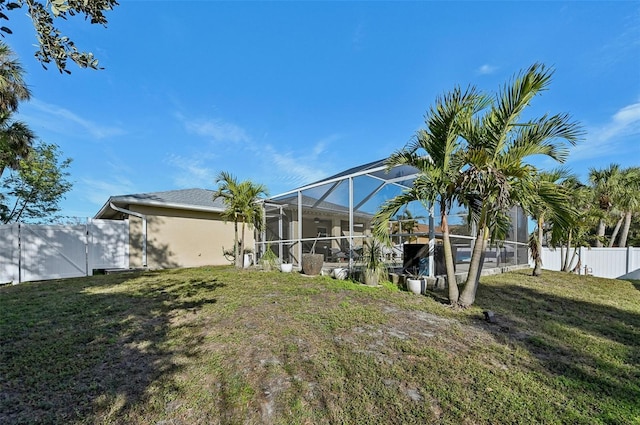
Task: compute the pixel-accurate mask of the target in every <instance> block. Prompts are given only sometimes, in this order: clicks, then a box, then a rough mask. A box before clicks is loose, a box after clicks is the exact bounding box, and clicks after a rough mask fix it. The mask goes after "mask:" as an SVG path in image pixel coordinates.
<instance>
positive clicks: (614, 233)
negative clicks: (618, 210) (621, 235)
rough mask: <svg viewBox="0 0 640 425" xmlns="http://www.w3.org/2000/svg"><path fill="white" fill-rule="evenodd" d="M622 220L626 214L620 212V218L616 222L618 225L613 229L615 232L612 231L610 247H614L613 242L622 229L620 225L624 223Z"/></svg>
mask: <svg viewBox="0 0 640 425" xmlns="http://www.w3.org/2000/svg"><path fill="white" fill-rule="evenodd" d="M622 220H624V214H620V219H618V222H617V223H616V227H614V229H613V233H611V240H610V241H609V248H613V244H614V243H615V241H616V237H617V236H618V231H620V226H621V225H622Z"/></svg>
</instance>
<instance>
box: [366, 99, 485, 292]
mask: <svg viewBox="0 0 640 425" xmlns="http://www.w3.org/2000/svg"><path fill="white" fill-rule="evenodd" d="M485 104H486V100H485V98H483V97H482V96H480V95H479V94H478V93H477V91H476V90H475V88H469V89H467V90H466V91H462V90H461V89H460V88H455V89H454V90H453V91H452V92H449V93H447V94H445V95H444V96H442V97H439V98H438V99H436V102H435V105H433V106H432V107H431V108H430V110H429V113H428V114H427V116H426V117H425V124H426V128H425V129H423V130H420V131H418V133H417V135H416V137H415V139H414V141H413V142H412V143H410V144H409V145H408V146H407V147H405V148H404V149H402V150H400V151H397V152H395V153H394V154H392V155H391V156H390V157H389V158H388V159H387V166H388V167H389V168H391V167H393V166H397V165H410V166H412V167H414V168H416V169H417V170H418V173H419V174H418V177H417V178H416V179H415V181H414V184H413V186H412V187H411V188H410V189H408V190H406V191H404V192H403V193H402V194H400V195H398V196H396V197H395V198H392V199H390V200H389V201H387V202H386V203H385V204H383V205H382V207H381V208H380V210H379V211H378V212H377V213H376V215H375V218H374V223H375V228H374V232H375V234H376V235H377V236H378V237H381V238H385V237H388V230H387V229H388V228H389V227H388V222H389V220H390V219H391V217H393V216H394V215H395V214H396V213H397V212H398V211H399V210H400V208H402V206H404V205H406V204H408V203H409V202H413V201H420V202H421V203H423V205H425V208H427V209H428V208H429V206H430V205H431V204H433V203H435V202H437V203H438V204H439V208H440V222H441V228H442V239H443V248H444V257H445V266H446V270H447V281H448V286H449V301H450V302H451V303H452V304H457V302H458V294H459V292H458V285H457V284H456V279H455V270H454V263H453V255H452V250H451V242H450V239H449V224H448V215H449V212H450V210H451V207H452V205H453V203H454V202H455V201H456V197H457V193H458V192H457V179H458V176H459V175H460V170H461V168H462V166H463V163H462V162H460V158H461V156H460V155H459V148H460V144H459V142H460V141H459V134H460V125H461V122H462V121H464V120H469V119H470V117H471V116H473V115H474V114H475V113H477V112H478V111H479V110H481V109H482V108H483V107H484V106H485Z"/></svg>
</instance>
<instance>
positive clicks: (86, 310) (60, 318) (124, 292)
mask: <svg viewBox="0 0 640 425" xmlns="http://www.w3.org/2000/svg"><path fill="white" fill-rule="evenodd" d="M138 277H139V275H131V274H121V275H108V276H94V277H92V278H80V279H69V280H64V281H49V282H41V283H34V284H23V285H19V286H15V287H7V288H0V300H1V302H2V308H0V423H12V424H13V423H16V424H19V423H30V424H31V423H73V422H87V423H102V422H105V421H114V422H122V423H126V422H127V419H126V418H127V417H130V416H131V415H134V416H135V415H137V416H140V415H142V416H144V413H145V409H151V408H152V407H147V406H146V405H147V403H146V400H148V398H149V397H150V394H151V393H152V392H153V391H162V392H164V393H165V394H166V397H165V398H169V400H167V402H170V401H171V400H170V398H171V394H173V393H176V389H175V382H174V380H173V379H172V377H173V376H175V374H176V373H179V371H180V370H181V367H182V366H180V363H179V362H177V361H176V359H177V358H184V357H187V358H189V357H193V356H195V355H196V351H197V347H198V346H199V345H200V343H201V339H202V337H201V336H199V333H198V332H189V329H190V328H193V327H195V325H194V324H193V323H192V322H190V321H189V320H188V318H189V317H190V315H192V314H193V313H195V312H197V311H198V310H199V309H201V308H203V307H204V306H206V305H207V304H213V303H216V298H215V297H214V294H215V292H216V289H217V288H220V287H222V286H224V284H223V283H221V282H219V281H217V280H215V279H210V280H207V279H191V280H187V281H184V280H181V279H180V276H179V275H175V276H173V275H172V274H170V273H164V274H163V273H159V274H155V275H154V274H151V273H147V274H144V275H143V277H144V283H142V281H140V285H136V283H137V282H138V280H137V279H138ZM183 279H184V276H183ZM149 280H151V282H149ZM154 280H155V281H154ZM156 408H159V409H161V411H162V409H164V408H165V407H164V406H162V407H156Z"/></svg>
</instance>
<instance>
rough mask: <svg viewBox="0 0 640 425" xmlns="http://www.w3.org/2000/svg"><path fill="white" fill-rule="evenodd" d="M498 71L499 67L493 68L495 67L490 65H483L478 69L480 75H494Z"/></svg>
mask: <svg viewBox="0 0 640 425" xmlns="http://www.w3.org/2000/svg"><path fill="white" fill-rule="evenodd" d="M497 70H498V67H497V66H493V65H489V64H484V65H482V66H481V67H480V68H478V70H477V72H478V74H480V75H488V74H493V73H494V72H496V71H497Z"/></svg>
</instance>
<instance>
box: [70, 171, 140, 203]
mask: <svg viewBox="0 0 640 425" xmlns="http://www.w3.org/2000/svg"><path fill="white" fill-rule="evenodd" d="M80 190H81V191H82V192H83V197H84V198H85V199H87V200H88V201H89V202H91V203H92V204H95V205H99V206H102V205H104V203H105V202H107V200H108V199H109V197H110V196H120V195H129V194H132V193H136V190H135V185H134V184H133V182H131V180H129V179H127V178H126V177H122V176H117V175H116V176H113V177H112V178H110V179H109V180H94V179H83V180H82V181H81V189H80Z"/></svg>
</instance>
